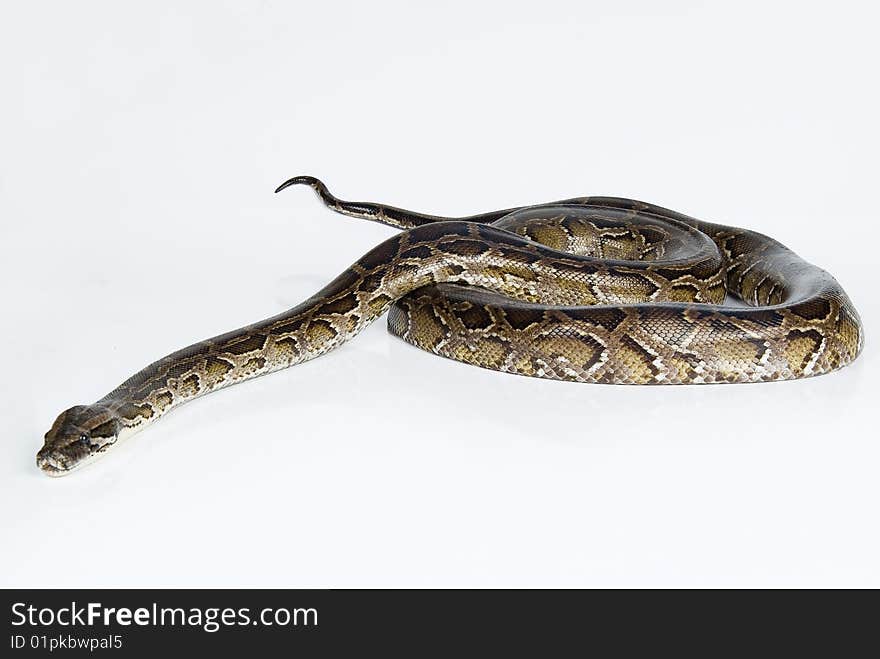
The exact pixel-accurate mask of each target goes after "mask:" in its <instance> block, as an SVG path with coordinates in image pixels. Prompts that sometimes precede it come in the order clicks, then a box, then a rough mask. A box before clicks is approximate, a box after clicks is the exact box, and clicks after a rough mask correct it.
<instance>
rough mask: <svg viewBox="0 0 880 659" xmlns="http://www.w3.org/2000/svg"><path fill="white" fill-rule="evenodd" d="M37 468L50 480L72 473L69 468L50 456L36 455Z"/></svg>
mask: <svg viewBox="0 0 880 659" xmlns="http://www.w3.org/2000/svg"><path fill="white" fill-rule="evenodd" d="M37 467H39V469H40V471H42V472H43V473H44V474H46V475H47V476H51V477H52V478H57V477H59V476H64V475H66V474H68V473H70V471H72V470H71V469H70V467H68V466H67V465H65V464H64V463H63V462H61V461H60V460H58V459H57V458H55V457H53V456H52V455H51V454H46V455H42V454H37Z"/></svg>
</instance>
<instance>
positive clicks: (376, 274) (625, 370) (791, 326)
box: [37, 176, 863, 476]
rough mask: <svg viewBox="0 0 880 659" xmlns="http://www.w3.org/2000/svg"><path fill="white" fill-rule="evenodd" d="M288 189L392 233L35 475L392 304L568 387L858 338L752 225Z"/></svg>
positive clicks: (77, 416) (338, 336)
mask: <svg viewBox="0 0 880 659" xmlns="http://www.w3.org/2000/svg"><path fill="white" fill-rule="evenodd" d="M294 184H303V185H308V186H310V187H311V188H313V189H314V190H315V191H316V192H317V194H318V195H319V197H320V198H321V199H322V200H323V201H324V203H325V204H326V205H327V206H329V207H330V208H331V209H333V210H335V211H337V212H339V213H342V214H345V215H349V216H353V217H358V218H365V219H369V220H373V221H377V222H381V223H383V224H387V225H390V226H393V227H397V228H398V229H402V230H403V231H401V232H400V233H398V234H397V235H395V236H394V237H392V238H390V239H389V240H386V241H385V242H383V243H381V244H380V245H378V246H377V247H375V248H374V249H372V250H370V251H369V252H367V253H366V254H365V255H364V256H363V257H362V258H360V259H359V260H358V261H357V262H356V263H355V264H353V265H352V266H351V267H350V268H348V269H347V270H345V272H343V273H342V274H341V275H339V277H337V278H336V279H335V280H333V281H332V282H331V283H330V284H328V285H327V286H326V287H325V288H323V289H322V290H320V291H319V292H318V293H316V294H315V295H314V296H312V297H311V298H309V299H308V300H306V301H305V302H303V303H302V304H299V305H297V306H295V307H293V308H292V309H290V310H288V311H285V312H284V313H281V314H279V315H277V316H273V317H271V318H268V319H266V320H262V321H260V322H257V323H254V324H252V325H248V326H247V327H243V328H241V329H237V330H234V331H232V332H228V333H226V334H221V335H220V336H216V337H214V338H211V339H208V340H206V341H202V342H200V343H196V344H194V345H191V346H189V347H187V348H183V349H182V350H178V351H177V352H175V353H172V354H170V355H168V356H167V357H164V358H162V359H160V360H159V361H157V362H155V363H153V364H151V365H149V366H147V367H146V368H144V369H143V370H141V371H139V372H138V373H136V374H135V375H133V376H132V377H131V378H129V379H128V380H126V381H125V382H123V383H122V384H121V385H119V386H118V387H117V388H116V389H114V390H113V391H111V392H110V393H109V394H107V395H106V396H104V397H103V398H101V399H100V400H99V401H97V402H96V403H94V404H92V405H78V406H76V407H72V408H70V409H68V410H66V411H65V412H63V413H62V414H61V415H60V416H59V417H58V418H57V420H56V421H55V423H54V425H53V426H52V428H51V429H50V430H49V432H48V433H46V436H45V443H44V446H43V448H42V449H41V450H40V451H39V453H38V454H37V465H38V466H39V468H40V469H41V470H42V471H43V472H44V473H46V474H48V475H49V476H61V475H64V474H67V473H69V472H70V471H72V470H73V469H75V468H77V467H80V466H82V465H84V464H86V463H88V462H90V461H91V460H93V459H94V458H96V457H97V456H100V455H102V454H104V453H106V452H107V450H108V449H109V448H110V447H112V446H114V445H115V444H117V443H118V442H119V440H121V439H123V438H125V437H127V436H130V435H131V434H133V433H134V432H136V431H138V430H141V429H143V428H144V427H146V426H147V425H149V424H150V423H152V422H154V421H156V420H157V419H159V418H160V417H162V416H163V415H164V414H166V413H168V412H169V411H170V410H171V409H173V408H175V407H176V406H178V405H180V404H181V403H184V402H186V401H189V400H192V399H194V398H196V397H198V396H201V395H203V394H206V393H208V392H211V391H216V390H217V389H220V388H222V387H225V386H228V385H231V384H235V383H238V382H243V381H245V380H249V379H251V378H253V377H256V376H259V375H263V374H266V373H270V372H272V371H276V370H278V369H282V368H286V367H288V366H292V365H294V364H299V363H301V362H304V361H306V360H309V359H313V358H315V357H317V356H319V355H322V354H324V353H326V352H328V351H330V350H332V349H333V348H335V347H337V346H339V345H340V344H342V343H344V342H345V341H347V340H348V339H350V338H352V337H353V336H355V335H356V334H357V333H358V332H360V331H361V330H362V329H363V328H364V327H366V326H367V325H368V324H370V323H371V322H372V321H373V320H375V319H376V318H378V317H379V316H381V315H382V314H384V313H385V312H386V311H388V312H389V315H388V327H389V329H390V331H391V332H392V333H393V334H395V335H397V336H399V337H401V338H402V339H404V340H405V341H407V342H409V343H411V344H413V345H415V346H418V347H419V348H422V349H424V350H428V351H430V352H432V353H434V354H437V355H442V356H444V357H449V358H451V359H456V360H459V361H462V362H466V363H469V364H474V365H477V366H483V367H485V368H490V369H495V370H498V371H504V372H507V373H516V374H520V375H530V376H535V377H541V378H551V379H557V380H570V381H576V382H595V383H614V384H697V383H728V382H768V381H774V380H790V379H794V378H804V377H808V376H812V375H818V374H822V373H828V372H829V371H833V370H835V369H838V368H841V367H842V366H844V365H846V364H848V363H850V362H851V361H853V360H854V359H855V358H856V356H857V355H858V354H859V352H860V350H861V348H862V344H863V330H862V326H861V323H860V320H859V316H858V314H857V313H856V310H855V309H854V307H853V305H852V303H851V302H850V300H849V298H848V297H847V295H846V293H844V291H843V289H842V288H841V287H840V285H839V284H838V283H837V281H836V280H835V279H834V278H833V277H831V275H829V274H828V273H826V272H825V271H823V270H821V269H819V268H817V267H815V266H813V265H811V264H809V263H807V262H806V261H804V260H802V259H801V258H799V257H798V256H797V255H796V254H795V253H794V252H792V251H790V250H789V249H788V248H786V247H785V246H784V245H782V244H780V243H779V242H777V241H775V240H773V239H772V238H769V237H767V236H764V235H762V234H759V233H756V232H753V231H749V230H744V229H738V228H734V227H727V226H722V225H718V224H710V223H708V222H703V221H700V220H696V219H694V218H691V217H688V216H686V215H682V214H679V213H676V212H674V211H670V210H667V209H665V208H661V207H659V206H654V205H652V204H648V203H643V202H639V201H633V200H630V199H620V198H612V197H581V198H574V199H566V200H562V201H557V202H552V203H548V204H541V205H536V206H524V207H520V208H509V209H505V210H500V211H495V212H491V213H485V214H482V215H475V216H471V217H464V218H458V219H450V218H443V217H436V216H432V215H426V214H423V213H416V212H411V211H406V210H403V209H400V208H394V207H391V206H387V205H383V204H376V203H367V202H347V201H343V200H340V199H338V198H336V197H334V196H333V195H332V194H330V192H329V191H328V189H327V187H326V186H325V185H324V184H323V183H322V182H321V181H319V180H318V179H316V178H313V177H310V176H298V177H296V178H293V179H290V180H289V181H287V182H285V183H284V184H282V185H281V186H280V187H279V188H278V190H276V192H278V191H280V190H282V189H284V188H286V187H288V186H290V185H294ZM728 294H730V295H731V296H732V297H734V298H738V299H739V300H740V301H741V302H740V304H725V298H726V296H727V295H728ZM742 303H745V304H742Z"/></svg>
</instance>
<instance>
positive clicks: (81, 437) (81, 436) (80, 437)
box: [79, 433, 91, 445]
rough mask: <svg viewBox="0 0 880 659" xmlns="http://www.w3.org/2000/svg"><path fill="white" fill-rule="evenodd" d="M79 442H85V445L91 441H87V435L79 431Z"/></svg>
mask: <svg viewBox="0 0 880 659" xmlns="http://www.w3.org/2000/svg"><path fill="white" fill-rule="evenodd" d="M79 442H80V444H86V445H88V444H90V443H91V442H89V436H88V435H87V434H85V433H80V436H79Z"/></svg>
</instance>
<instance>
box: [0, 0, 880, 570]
mask: <svg viewBox="0 0 880 659" xmlns="http://www.w3.org/2000/svg"><path fill="white" fill-rule="evenodd" d="M726 4H727V6H726V7H722V6H721V3H700V2H664V3H651V2H644V3H635V2H613V3H612V2H602V3H598V2H593V3H587V2H572V3H556V2H549V1H545V2H539V3H535V2H531V1H530V2H503V3H497V4H489V3H477V2H444V3H434V7H433V8H424V7H418V5H419V3H410V2H381V3H380V2H375V1H374V2H350V3H347V2H346V3H340V2H337V3H333V2H327V3H323V2H308V3H306V2H274V1H273V2H270V1H266V2H204V3H192V2H190V3H186V2H184V3H180V2H170V3H168V2H165V3H163V2H153V3H141V4H140V5H139V6H138V5H135V4H133V3H116V2H104V3H99V2H83V3H65V2H55V3H18V2H3V5H2V7H3V10H2V20H0V74H2V89H0V94H2V103H0V134H2V140H0V149H2V158H0V221H2V246H3V258H2V265H0V268H2V271H0V286H2V300H3V323H2V326H0V332H2V336H0V345H2V347H3V352H2V360H3V368H2V396H0V414H2V418H3V419H4V425H5V428H4V437H3V439H4V442H3V452H2V463H0V521H2V533H3V537H2V542H0V565H2V584H4V585H21V586H117V585H118V586H160V585H171V586H244V585H252V586H875V587H876V586H880V563H878V560H877V557H878V555H880V530H878V524H877V514H878V502H880V500H878V497H880V479H878V477H877V469H878V461H880V444H878V441H877V434H876V431H875V430H874V428H873V426H874V423H875V419H876V417H875V408H876V400H877V393H878V384H877V383H878V381H880V376H878V370H880V364H878V358H877V352H876V350H875V345H876V344H875V343H874V340H875V339H876V336H877V332H878V331H880V330H878V329H877V328H878V327H880V310H878V305H877V291H878V286H880V277H878V274H877V271H876V267H877V266H876V249H877V244H878V238H880V236H878V228H877V219H878V218H877V215H878V213H877V206H876V200H875V198H876V193H877V180H878V166H877V154H878V151H880V140H878V133H877V130H876V128H875V126H876V122H877V118H878V116H880V104H878V91H877V89H878V87H877V78H876V73H877V71H876V67H877V63H878V56H880V53H878V47H877V43H878V42H877V33H876V27H877V19H878V16H877V15H876V14H875V13H874V10H873V9H872V5H873V3H868V2H865V3H854V2H853V3H848V2H836V3H833V4H827V3H815V4H813V3H805V2H793V3H790V4H788V3H770V2H756V3H747V2H737V3H726ZM710 6H714V8H710ZM296 174H312V175H316V176H320V177H322V178H324V180H325V181H326V182H327V184H328V185H329V187H330V189H331V190H332V191H334V192H336V193H338V194H339V195H340V196H342V197H344V198H349V199H363V200H375V201H383V202H387V203H392V204H395V205H399V206H404V207H409V208H414V209H418V210H424V211H431V212H437V213H443V214H449V215H455V214H467V213H472V212H477V211H485V210H490V209H495V208H501V207H506V206H512V205H517V204H526V203H538V202H543V201H549V200H552V199H559V198H565V197H570V196H577V195H588V194H598V195H618V196H625V197H632V198H637V199H643V200H646V201H651V202H654V203H657V204H661V205H663V206H667V207H670V208H674V209H676V210H680V211H683V212H685V213H689V214H691V215H695V216H697V217H701V218H705V219H708V220H712V221H717V222H722V223H729V224H734V225H740V226H747V227H751V228H755V229H758V230H760V231H762V232H764V233H768V234H770V235H772V236H774V237H776V238H778V239H779V240H781V241H783V242H784V243H786V244H788V245H789V246H791V247H792V248H793V249H795V250H796V251H797V252H799V253H800V254H801V255H802V256H804V257H805V258H806V259H808V260H810V261H812V262H814V263H816V264H818V265H820V266H822V267H824V268H826V269H828V270H829V271H830V272H832V273H833V274H834V275H835V276H836V277H837V278H838V279H839V281H840V282H841V283H842V284H843V286H844V287H845V288H846V290H847V291H848V292H849V294H850V296H851V297H852V299H853V301H854V302H855V304H856V306H857V307H858V309H859V310H860V312H861V314H862V318H863V320H864V323H865V325H866V327H867V333H868V343H867V348H866V349H865V351H864V353H863V355H862V357H861V358H860V359H859V360H858V362H857V363H855V364H854V365H853V366H852V367H850V368H847V369H846V370H844V371H841V372H839V373H836V374H833V375H829V376H825V377H821V378H817V379H812V380H807V381H801V382H792V383H780V384H764V385H737V386H704V387H655V388H640V387H615V386H601V385H583V384H567V383H559V382H550V381H542V380H537V379H529V378H519V377H513V376H509V375H504V374H500V373H493V372H489V371H484V370H481V369H477V368H474V367H470V366H465V365H461V364H458V363H454V362H450V361H446V360H442V359H438V358H435V357H432V356H430V355H428V354H426V353H423V352H421V351H418V350H416V349H415V348H411V347H409V346H407V345H406V344H404V343H402V342H401V341H398V340H396V339H394V338H392V337H390V336H388V335H387V334H386V332H385V329H384V322H379V323H376V324H375V325H374V326H372V327H370V328H369V329H368V330H367V331H366V332H365V333H364V334H362V335H361V336H360V337H358V338H357V339H356V340H355V341H353V342H352V343H351V344H349V345H346V346H344V347H343V348H341V349H340V350H338V351H336V352H335V353H332V354H330V355H328V356H326V357H323V358H321V359H318V360H316V361H314V362H311V363H309V364H306V365H303V366H299V367H296V368H293V369H289V370H288V371H285V372H282V373H278V374H275V375H272V376H270V377H266V378H261V379H259V380H256V381H254V382H251V383H248V384H246V385H243V386H240V387H233V388H232V389H229V390H225V391H223V392H221V393H218V394H215V395H212V396H208V397H206V398H204V399H202V400H200V401H198V402H195V403H193V404H192V405H188V406H186V407H184V408H183V409H181V410H179V411H176V412H175V413H174V414H172V415H170V416H169V417H168V418H166V419H163V420H162V421H161V422H160V423H159V424H157V425H155V426H153V427H151V428H150V429H149V430H147V431H146V432H144V433H142V434H140V435H138V436H136V437H135V438H133V439H132V440H131V441H130V442H128V443H127V444H125V445H123V446H120V447H119V448H118V450H115V451H113V452H112V453H111V454H110V455H108V456H107V457H106V458H104V459H103V460H101V461H99V462H97V463H96V464H95V465H93V466H91V467H89V468H87V469H84V470H83V471H80V472H77V473H76V474H74V475H72V476H70V477H68V478H64V479H56V480H51V479H48V478H46V477H44V476H43V475H41V474H40V472H39V471H38V470H37V469H36V467H35V465H34V453H35V452H36V450H37V449H38V448H39V447H40V445H41V443H42V436H43V433H44V432H45V431H46V430H47V429H48V427H49V425H50V424H51V422H52V420H53V419H54V418H55V416H56V415H57V414H58V413H59V412H60V411H62V410H63V409H65V408H67V407H69V406H71V405H73V404H77V403H89V402H92V401H94V400H96V399H97V398H99V397H100V396H102V395H103V394H105V393H106V392H107V391H109V390H110V389H112V388H113V387H115V386H116V384H118V383H119V382H120V381H122V380H123V379H125V378H126V377H128V376H129V375H130V374H132V373H133V372H135V371H137V370H139V369H140V368H142V367H143V366H144V365H146V364H147V363H149V362H150V361H152V360H153V359H155V358H158V357H160V356H162V355H164V354H166V353H168V352H170V351H172V350H173V349H176V348H179V347H181V346H183V345H186V344H189V343H191V342H193V341H195V340H198V339H202V338H205V337H207V336H211V335H214V334H217V333H219V332H221V331H225V330H228V329H231V328H234V327H238V326H240V325H243V324H246V323H248V322H251V321H254V320H256V319H259V318H262V317H264V316H268V315H271V314H274V313H277V312H279V311H281V310H284V309H286V308H288V307H290V306H293V305H294V304H296V303H297V302H299V301H301V300H302V299H304V298H306V297H308V296H309V295H311V294H312V293H314V292H315V291H316V290H318V289H319V288H320V287H321V286H323V285H324V284H325V283H326V282H328V281H329V280H330V279H332V278H333V277H335V276H336V275H337V274H338V273H339V272H341V271H342V270H343V269H344V268H345V267H346V266H347V265H349V264H350V263H351V262H353V261H354V260H355V259H356V258H357V257H359V256H360V255H361V254H363V253H364V252H366V251H367V250H368V249H370V248H371V247H372V246H374V245H375V244H377V243H378V242H380V241H381V240H383V239H384V238H386V237H388V236H389V235H391V231H392V230H390V229H388V228H386V227H382V226H379V225H374V224H370V223H367V222H363V221H357V220H351V219H346V218H342V217H339V216H336V215H333V214H331V213H330V212H329V211H327V210H325V209H324V208H323V207H322V206H321V205H320V204H319V202H318V201H317V199H316V198H315V197H314V195H313V194H312V192H311V191H310V190H308V189H305V188H295V189H291V190H288V191H285V192H284V193H283V194H280V195H277V196H274V195H273V194H272V190H273V188H274V187H275V185H277V184H278V183H280V182H281V181H282V180H283V179H285V178H287V177H289V176H293V175H296Z"/></svg>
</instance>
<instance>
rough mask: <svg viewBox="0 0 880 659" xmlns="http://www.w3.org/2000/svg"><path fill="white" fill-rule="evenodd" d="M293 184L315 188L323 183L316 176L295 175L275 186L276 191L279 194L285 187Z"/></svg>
mask: <svg viewBox="0 0 880 659" xmlns="http://www.w3.org/2000/svg"><path fill="white" fill-rule="evenodd" d="M291 185H308V186H310V187H313V188H314V187H315V186H318V185H321V181H319V180H318V179H316V178H315V177H314V176H294V177H293V178H289V179H287V180H286V181H285V182H284V183H282V184H281V185H279V186H278V187H277V188H275V193H276V194H277V193H279V192H281V191H282V190H284V189H285V188H289V187H290V186H291Z"/></svg>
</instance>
